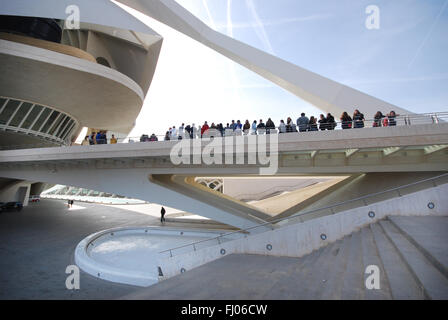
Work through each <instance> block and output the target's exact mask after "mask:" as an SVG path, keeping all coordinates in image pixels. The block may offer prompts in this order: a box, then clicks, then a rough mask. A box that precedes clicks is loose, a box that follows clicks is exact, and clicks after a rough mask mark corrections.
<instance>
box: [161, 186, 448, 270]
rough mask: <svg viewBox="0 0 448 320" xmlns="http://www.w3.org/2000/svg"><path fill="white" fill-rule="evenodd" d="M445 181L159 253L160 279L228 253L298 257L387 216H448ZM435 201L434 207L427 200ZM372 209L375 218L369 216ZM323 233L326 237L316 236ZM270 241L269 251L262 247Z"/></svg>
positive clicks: (447, 187) (447, 189)
mask: <svg viewBox="0 0 448 320" xmlns="http://www.w3.org/2000/svg"><path fill="white" fill-rule="evenodd" d="M447 193H448V184H443V185H441V186H438V187H434V188H430V189H427V190H422V191H418V192H415V193H412V194H408V195H405V196H402V197H397V198H395V199H390V200H385V201H381V202H378V203H375V204H372V205H369V206H365V207H360V208H356V209H351V210H347V211H344V212H340V213H337V214H334V215H329V216H325V217H320V218H316V219H313V220H309V221H306V222H303V223H294V222H292V221H291V222H290V223H289V224H287V225H285V226H283V227H281V228H278V229H275V230H273V231H267V232H264V233H259V234H254V235H251V236H247V237H242V238H241V239H237V240H234V241H228V242H225V243H222V244H221V245H212V246H209V247H206V248H203V249H200V250H197V251H193V250H192V249H191V251H190V252H189V253H184V254H179V255H175V256H173V257H169V253H166V254H164V255H161V257H160V259H159V262H158V265H159V266H160V267H161V268H162V271H163V274H164V277H163V279H166V278H170V277H172V276H175V275H178V274H180V273H181V271H180V270H181V269H182V268H184V269H185V270H187V271H188V270H191V269H193V268H196V267H198V266H201V265H203V264H205V263H208V262H210V261H213V260H216V259H219V258H220V257H222V256H224V255H223V254H222V253H221V249H224V250H225V255H227V254H232V253H245V254H262V255H273V256H289V257H302V256H304V255H306V254H309V253H311V252H312V251H314V250H317V249H319V248H321V247H323V246H326V245H328V244H329V243H332V242H334V241H336V240H338V239H341V238H343V237H344V236H346V235H348V234H351V233H353V232H354V231H356V230H358V229H360V228H362V227H364V226H366V225H369V224H371V223H375V222H377V221H378V220H380V219H383V218H385V217H387V216H390V215H402V216H425V215H436V216H446V215H448V197H446V195H447ZM429 202H433V203H434V204H435V208H434V209H429V208H428V206H427V205H428V203H429ZM370 211H372V212H374V213H375V217H374V218H371V217H369V215H368V213H369V212H370ZM322 234H325V235H326V236H327V239H326V240H322V239H321V238H320V236H321V235H322ZM268 244H270V245H271V246H272V250H270V251H269V250H268V249H267V248H266V246H267V245H268Z"/></svg>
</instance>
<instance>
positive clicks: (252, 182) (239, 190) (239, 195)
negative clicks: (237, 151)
mask: <svg viewBox="0 0 448 320" xmlns="http://www.w3.org/2000/svg"><path fill="white" fill-rule="evenodd" d="M222 179H223V182H224V184H223V186H224V187H223V193H224V194H226V195H228V196H230V197H233V198H235V199H238V200H261V199H263V198H265V197H268V196H270V195H272V194H274V193H277V192H284V191H292V190H297V189H302V188H305V187H307V186H310V185H312V184H315V183H318V182H323V181H327V180H330V179H331V178H326V177H319V178H311V177H305V178H303V177H284V178H263V177H259V178H258V177H254V178H247V177H245V178H236V177H235V178H231V177H225V178H222Z"/></svg>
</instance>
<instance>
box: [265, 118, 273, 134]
mask: <svg viewBox="0 0 448 320" xmlns="http://www.w3.org/2000/svg"><path fill="white" fill-rule="evenodd" d="M271 130H275V124H274V121H272V120H271V118H268V121H266V134H270V133H271Z"/></svg>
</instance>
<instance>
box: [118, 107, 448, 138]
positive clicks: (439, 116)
mask: <svg viewBox="0 0 448 320" xmlns="http://www.w3.org/2000/svg"><path fill="white" fill-rule="evenodd" d="M384 118H387V116H386V115H385V116H384ZM316 120H317V121H318V120H319V119H317V118H316ZM399 120H402V121H401V122H403V123H404V124H398V123H399ZM411 120H417V122H418V120H431V122H432V123H433V124H438V123H439V122H443V121H444V120H446V121H448V112H446V111H445V112H433V113H419V114H404V115H397V116H396V117H395V122H396V123H397V124H396V126H402V125H412V121H411ZM375 121H376V120H375V119H374V118H366V119H364V120H363V122H364V124H366V123H367V124H373V123H374V122H375ZM351 122H352V123H353V122H354V120H352V121H351ZM334 123H335V124H336V127H335V128H334V129H335V130H342V123H343V121H335V122H334ZM294 125H296V123H295V122H294ZM316 125H317V126H318V128H319V126H320V125H319V123H318V122H317V123H316ZM381 127H382V125H381ZM352 128H353V127H352ZM364 128H368V127H367V126H364ZM278 129H279V126H276V127H275V130H276V131H277V132H276V133H275V134H279V133H280V132H279V131H278ZM297 129H298V128H297ZM224 130H225V128H224ZM251 130H252V129H249V132H251ZM264 130H266V129H264ZM271 130H273V129H271ZM259 131H260V130H259V129H257V132H259ZM318 131H321V130H318ZM306 132H308V131H306ZM240 133H241V134H243V133H244V130H242V129H241V130H240ZM288 133H290V132H288ZM300 133H303V132H300ZM148 136H150V135H148ZM140 137H141V136H140ZM140 137H127V136H126V137H116V139H117V140H118V143H128V142H125V140H132V141H133V142H134V143H138V142H140V141H139V139H140ZM156 137H157V138H162V139H159V140H158V141H146V142H160V141H164V140H163V138H164V137H165V135H156ZM199 138H200V137H198V139H199ZM134 139H136V140H137V141H134ZM120 140H121V141H120ZM173 140H174V141H177V140H178V139H175V138H173V139H171V140H170V141H173Z"/></svg>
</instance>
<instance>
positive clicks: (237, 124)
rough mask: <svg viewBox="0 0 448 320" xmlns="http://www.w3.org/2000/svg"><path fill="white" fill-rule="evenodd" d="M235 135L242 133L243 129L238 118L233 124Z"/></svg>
mask: <svg viewBox="0 0 448 320" xmlns="http://www.w3.org/2000/svg"><path fill="white" fill-rule="evenodd" d="M234 131H235V135H237V136H240V135H241V134H242V131H243V124H242V123H241V121H240V120H237V121H236V125H235V130H234Z"/></svg>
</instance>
